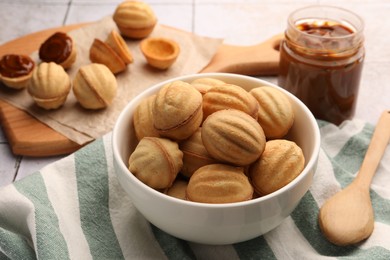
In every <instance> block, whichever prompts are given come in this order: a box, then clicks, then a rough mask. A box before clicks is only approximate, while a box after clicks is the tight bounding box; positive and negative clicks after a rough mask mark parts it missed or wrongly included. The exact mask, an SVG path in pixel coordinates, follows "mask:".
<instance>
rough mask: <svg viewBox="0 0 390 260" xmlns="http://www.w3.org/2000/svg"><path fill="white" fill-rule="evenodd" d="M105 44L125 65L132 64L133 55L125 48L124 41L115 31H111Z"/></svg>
mask: <svg viewBox="0 0 390 260" xmlns="http://www.w3.org/2000/svg"><path fill="white" fill-rule="evenodd" d="M106 43H107V44H108V45H109V46H110V47H111V48H112V49H113V50H114V51H115V52H116V53H117V54H118V56H119V57H120V58H121V59H122V60H123V62H124V63H125V64H126V65H127V64H130V63H133V61H134V58H133V55H132V54H131V52H130V50H129V48H128V47H127V44H126V42H125V40H124V39H123V38H122V36H121V35H120V34H119V33H118V32H117V31H114V30H112V31H111V33H110V34H109V35H108V36H107V39H106Z"/></svg>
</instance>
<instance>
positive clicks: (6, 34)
mask: <svg viewBox="0 0 390 260" xmlns="http://www.w3.org/2000/svg"><path fill="white" fill-rule="evenodd" d="M145 1H146V2H148V3H149V4H150V5H151V6H152V8H153V9H154V11H155V12H156V15H157V16H158V18H159V22H160V23H161V24H165V25H170V26H174V27H176V28H180V29H183V30H187V31H190V32H193V33H196V34H200V35H203V36H210V37H217V38H223V39H224V40H225V43H228V44H234V45H252V44H256V43H259V42H261V41H264V40H266V39H268V38H269V37H271V36H273V35H275V34H278V33H280V32H282V31H283V29H284V28H285V24H286V18H287V16H288V14H289V13H290V12H292V11H293V10H294V9H296V8H299V7H303V6H306V5H312V4H329V5H337V6H341V7H344V8H347V9H350V10H352V11H354V12H356V13H358V14H359V15H361V16H362V17H363V19H364V20H365V22H366V28H365V35H366V52H367V55H366V62H365V68H364V72H363V77H362V83H361V90H360V96H359V103H358V108H357V113H356V117H358V118H361V119H363V120H366V121H370V122H372V123H375V122H376V120H377V118H378V115H379V113H380V112H381V111H382V110H384V109H390V91H389V90H388V87H390V85H389V82H390V20H389V17H388V16H389V15H390V1H389V0H349V1H340V0H246V1H243V0H145ZM120 2H121V0H1V1H0V24H1V25H2V26H1V29H0V44H3V43H5V42H7V41H9V40H12V39H15V38H18V37H20V36H23V35H26V34H29V33H32V32H36V31H39V30H43V29H46V28H51V27H57V26H61V25H65V24H74V23H80V22H91V21H96V20H98V19H100V18H102V17H104V16H107V15H111V14H112V13H113V12H114V10H115V8H116V6H117V5H118V4H119V3H120ZM267 79H268V80H271V81H272V82H276V80H275V78H273V77H268V78H267ZM386 106H387V107H386ZM59 158H60V157H52V158H40V159H36V158H26V157H22V156H14V155H13V154H12V153H11V151H10V149H9V146H8V143H7V140H6V138H5V137H4V135H3V133H2V131H1V130H0V186H3V185H6V184H8V183H10V182H12V181H13V180H15V179H20V178H23V177H24V176H27V175H29V174H30V173H32V172H34V171H36V170H38V169H40V168H42V167H43V166H44V165H46V164H48V163H51V162H53V161H55V160H57V159H59Z"/></svg>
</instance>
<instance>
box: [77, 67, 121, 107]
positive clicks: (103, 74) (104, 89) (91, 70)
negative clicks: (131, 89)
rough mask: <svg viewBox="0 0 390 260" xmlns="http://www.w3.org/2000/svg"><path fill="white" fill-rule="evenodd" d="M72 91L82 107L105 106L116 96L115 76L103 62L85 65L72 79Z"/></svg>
mask: <svg viewBox="0 0 390 260" xmlns="http://www.w3.org/2000/svg"><path fill="white" fill-rule="evenodd" d="M73 92H74V94H75V96H76V99H77V100H78V101H79V103H80V104H81V106H83V107H84V108H87V109H101V108H105V107H107V106H109V105H110V104H111V103H112V101H113V100H114V98H115V96H116V92H117V82H116V78H115V76H114V74H112V72H111V71H110V70H109V69H108V68H107V67H106V66H105V65H103V64H97V63H92V64H89V65H85V66H83V67H81V68H80V69H79V71H78V72H77V74H76V76H75V78H74V80H73Z"/></svg>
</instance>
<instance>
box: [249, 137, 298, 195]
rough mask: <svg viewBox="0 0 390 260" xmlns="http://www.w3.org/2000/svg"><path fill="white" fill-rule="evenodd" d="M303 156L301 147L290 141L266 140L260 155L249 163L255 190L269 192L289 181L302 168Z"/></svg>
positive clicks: (263, 193)
mask: <svg viewBox="0 0 390 260" xmlns="http://www.w3.org/2000/svg"><path fill="white" fill-rule="evenodd" d="M304 166H305V158H304V155H303V152H302V149H301V148H300V147H299V146H298V145H296V144H295V143H294V142H292V141H288V140H284V139H277V140H271V141H268V142H267V144H266V146H265V150H264V152H263V154H262V155H261V157H260V158H259V159H258V160H257V161H256V162H255V163H254V164H252V165H251V167H250V169H249V175H250V178H251V181H252V184H253V187H254V188H255V190H256V191H257V192H258V193H259V194H261V195H267V194H270V193H272V192H274V191H276V190H278V189H280V188H282V187H284V186H286V185H287V184H288V183H290V182H291V181H292V180H294V179H295V178H296V177H297V176H298V175H299V174H300V173H301V172H302V170H303V168H304Z"/></svg>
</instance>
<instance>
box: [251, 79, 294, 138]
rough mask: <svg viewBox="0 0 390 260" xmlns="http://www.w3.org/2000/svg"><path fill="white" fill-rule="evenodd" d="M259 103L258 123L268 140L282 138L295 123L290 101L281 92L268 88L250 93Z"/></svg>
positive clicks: (253, 90)
mask: <svg viewBox="0 0 390 260" xmlns="http://www.w3.org/2000/svg"><path fill="white" fill-rule="evenodd" d="M249 93H250V94H251V95H253V96H254V97H255V99H256V100H257V102H258V103H259V110H258V119H257V120H258V122H259V123H260V125H261V127H262V128H263V130H264V133H265V136H266V137H267V138H268V139H275V138H282V137H283V136H285V135H286V134H287V133H288V131H289V130H290V128H291V127H292V125H293V123H294V111H293V109H292V106H291V103H290V100H289V99H288V97H287V96H286V95H285V94H284V93H283V92H281V91H280V90H278V89H276V88H272V87H268V86H263V87H258V88H254V89H252V90H251V91H250V92H249Z"/></svg>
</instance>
